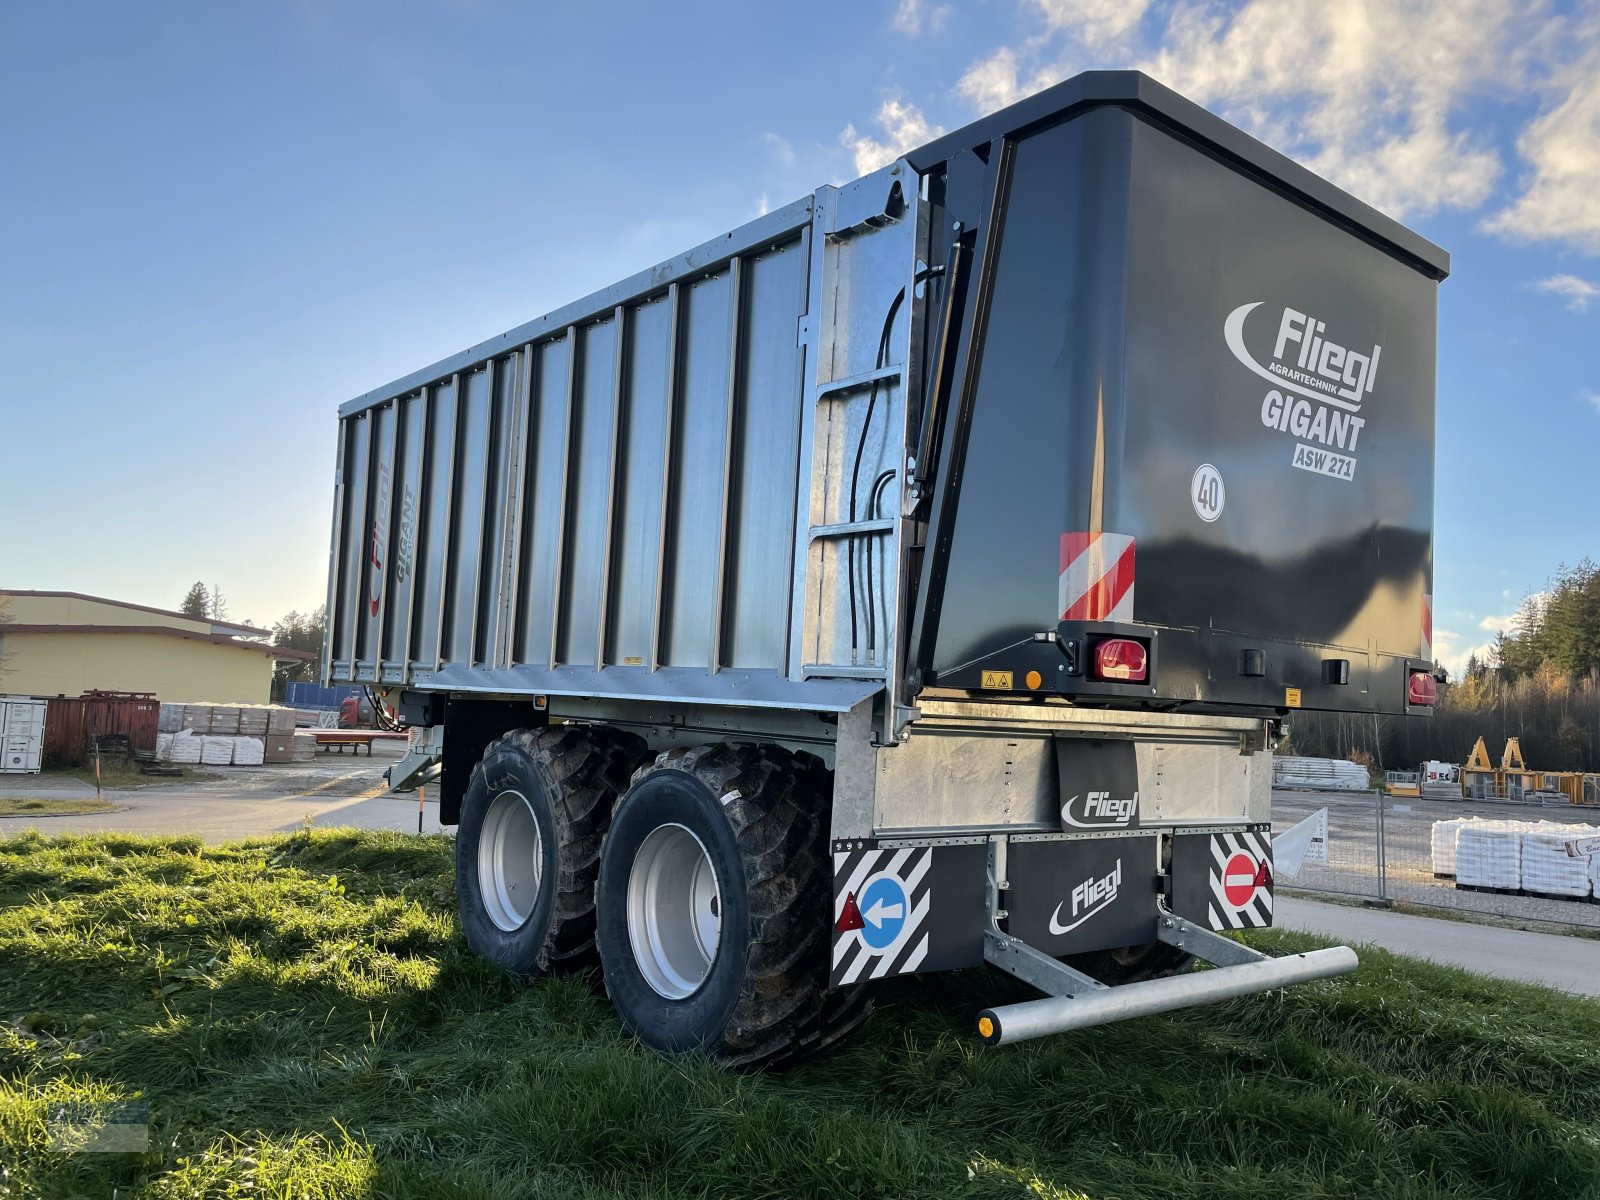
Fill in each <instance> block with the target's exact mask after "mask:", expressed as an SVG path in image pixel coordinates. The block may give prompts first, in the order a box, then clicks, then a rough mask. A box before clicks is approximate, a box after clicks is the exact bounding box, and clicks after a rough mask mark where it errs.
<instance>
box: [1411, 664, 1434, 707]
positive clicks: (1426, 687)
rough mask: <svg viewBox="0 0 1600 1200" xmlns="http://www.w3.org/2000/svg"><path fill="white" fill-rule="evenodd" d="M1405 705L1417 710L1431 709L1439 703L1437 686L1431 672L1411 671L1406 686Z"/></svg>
mask: <svg viewBox="0 0 1600 1200" xmlns="http://www.w3.org/2000/svg"><path fill="white" fill-rule="evenodd" d="M1406 703H1407V704H1410V705H1413V706H1415V707H1418V708H1432V707H1433V706H1434V705H1435V704H1437V703H1439V684H1438V682H1437V681H1436V680H1435V679H1434V677H1433V672H1431V671H1413V672H1411V679H1410V681H1409V682H1408V683H1407V684H1406Z"/></svg>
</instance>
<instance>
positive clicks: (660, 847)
mask: <svg viewBox="0 0 1600 1200" xmlns="http://www.w3.org/2000/svg"><path fill="white" fill-rule="evenodd" d="M628 941H629V942H630V943H631V944H632V946H633V960H634V962H636V963H638V964H639V972H640V973H641V974H642V975H643V976H644V980H645V982H646V983H648V984H649V985H650V986H651V987H652V988H653V989H655V991H656V993H657V994H658V995H661V996H665V997H666V998H667V999H668V1000H682V999H684V997H686V996H691V995H693V994H694V993H695V992H696V991H698V990H699V989H700V985H701V984H703V983H705V981H706V976H707V975H709V974H711V964H712V963H713V962H715V961H716V958H717V946H718V944H719V943H720V942H721V941H722V892H721V889H720V888H719V887H718V885H717V871H716V868H715V867H713V866H712V865H711V856H710V855H709V854H707V853H706V848H705V845H704V844H703V843H702V842H701V841H700V839H699V838H697V837H696V836H695V835H694V834H693V833H691V832H690V831H689V830H687V829H685V828H684V827H683V826H682V825H676V824H674V825H662V826H661V827H659V828H658V829H655V830H652V831H651V833H650V835H649V836H648V837H647V838H645V839H644V841H643V842H642V843H640V845H639V852H638V853H637V854H635V855H634V857H633V870H632V871H631V872H630V873H629V875H628Z"/></svg>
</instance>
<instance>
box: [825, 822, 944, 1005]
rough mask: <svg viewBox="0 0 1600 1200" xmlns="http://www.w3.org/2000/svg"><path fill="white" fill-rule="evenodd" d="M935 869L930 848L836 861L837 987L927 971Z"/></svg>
mask: <svg viewBox="0 0 1600 1200" xmlns="http://www.w3.org/2000/svg"><path fill="white" fill-rule="evenodd" d="M932 865H933V850H932V848H931V847H917V848H905V849H898V850H853V851H849V852H846V853H842V854H835V855H834V856H833V920H834V934H833V972H832V975H831V979H832V982H833V983H834V985H835V986H838V985H841V984H850V983H860V982H862V981H863V980H867V979H882V978H883V977H884V976H886V975H905V974H909V973H911V972H913V971H915V970H917V969H918V968H919V967H921V966H922V965H923V963H924V961H925V960H926V959H927V957H928V949H929V944H930V939H931V929H930V924H931V923H930V922H929V920H928V912H929V908H930V906H931V904H932V900H933V873H932V871H931V870H930V868H931V867H932ZM847 912H848V914H849V915H848V916H847ZM851 925H855V926H856V927H855V928H849V926H851Z"/></svg>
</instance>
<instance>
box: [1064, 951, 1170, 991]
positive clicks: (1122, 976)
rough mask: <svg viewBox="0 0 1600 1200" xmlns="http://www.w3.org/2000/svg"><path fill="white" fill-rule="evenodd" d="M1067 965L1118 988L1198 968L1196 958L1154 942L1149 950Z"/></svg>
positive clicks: (1103, 954) (1088, 957)
mask: <svg viewBox="0 0 1600 1200" xmlns="http://www.w3.org/2000/svg"><path fill="white" fill-rule="evenodd" d="M1064 961H1065V962H1066V964H1067V965H1068V966H1069V967H1072V968H1073V969H1074V970H1077V971H1082V972H1083V973H1084V974H1085V975H1088V976H1090V977H1091V978H1093V979H1098V980H1099V981H1100V982H1101V983H1104V984H1108V985H1109V986H1111V987H1116V986H1117V985H1119V984H1123V983H1143V982H1144V981H1145V980H1147V979H1161V978H1163V977H1165V976H1167V975H1179V974H1182V973H1183V972H1184V971H1187V970H1188V969H1189V968H1190V967H1191V966H1193V965H1194V955H1192V954H1189V953H1188V952H1186V951H1183V950H1179V949H1178V948H1177V947H1176V946H1169V945H1167V944H1166V943H1165V942H1151V943H1150V944H1149V945H1147V946H1126V947H1123V948H1122V949H1120V950H1096V951H1092V952H1091V953H1088V954H1071V955H1068V956H1067V958H1066V959H1065V960H1064Z"/></svg>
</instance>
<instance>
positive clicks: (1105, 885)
mask: <svg viewBox="0 0 1600 1200" xmlns="http://www.w3.org/2000/svg"><path fill="white" fill-rule="evenodd" d="M1121 886H1122V860H1121V859H1120V858H1119V859H1117V865H1116V866H1115V867H1113V868H1112V869H1111V873H1110V874H1109V875H1102V876H1100V877H1099V878H1094V877H1090V878H1088V879H1085V880H1084V881H1083V882H1082V883H1080V884H1079V885H1078V886H1077V887H1075V888H1073V889H1072V895H1071V896H1070V897H1069V899H1070V901H1071V904H1072V912H1071V913H1070V914H1068V916H1067V920H1065V921H1063V920H1062V919H1061V917H1062V911H1061V910H1062V909H1064V908H1066V907H1067V903H1068V901H1067V900H1063V901H1062V902H1061V903H1060V904H1058V905H1056V910H1055V912H1053V913H1051V914H1050V932H1051V933H1054V934H1062V933H1071V932H1072V931H1073V930H1074V929H1076V928H1077V927H1078V926H1079V925H1082V924H1083V923H1084V922H1085V921H1087V920H1088V919H1089V918H1090V917H1092V916H1094V915H1095V913H1097V912H1099V911H1101V910H1102V909H1104V908H1107V907H1109V906H1110V905H1112V904H1114V903H1115V902H1116V899H1117V889H1118V888H1120V887H1121Z"/></svg>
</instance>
